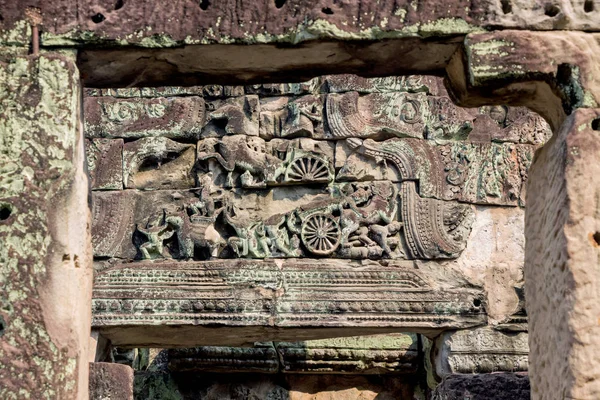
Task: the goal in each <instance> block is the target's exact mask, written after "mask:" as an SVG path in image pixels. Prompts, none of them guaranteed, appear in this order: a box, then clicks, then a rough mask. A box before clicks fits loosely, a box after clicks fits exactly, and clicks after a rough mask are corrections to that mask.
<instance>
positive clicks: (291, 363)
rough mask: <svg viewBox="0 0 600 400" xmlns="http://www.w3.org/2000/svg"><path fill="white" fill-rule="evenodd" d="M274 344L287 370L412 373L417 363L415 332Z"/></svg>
mask: <svg viewBox="0 0 600 400" xmlns="http://www.w3.org/2000/svg"><path fill="white" fill-rule="evenodd" d="M276 347H277V353H278V354H279V358H280V360H281V363H282V366H281V367H282V368H281V369H282V371H283V372H286V373H311V374H314V373H328V374H331V373H351V374H378V375H379V374H387V373H414V372H416V371H417V368H418V363H419V348H418V341H417V335H415V334H402V333H396V334H389V335H372V336H354V337H344V338H333V339H321V340H307V341H304V342H293V343H289V342H278V343H276Z"/></svg>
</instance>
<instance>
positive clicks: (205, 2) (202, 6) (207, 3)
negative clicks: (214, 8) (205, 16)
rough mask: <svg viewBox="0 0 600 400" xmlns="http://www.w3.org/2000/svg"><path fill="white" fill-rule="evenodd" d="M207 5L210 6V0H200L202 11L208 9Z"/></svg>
mask: <svg viewBox="0 0 600 400" xmlns="http://www.w3.org/2000/svg"><path fill="white" fill-rule="evenodd" d="M208 6H210V1H208V0H202V1H200V8H201V9H202V10H204V11H206V10H208Z"/></svg>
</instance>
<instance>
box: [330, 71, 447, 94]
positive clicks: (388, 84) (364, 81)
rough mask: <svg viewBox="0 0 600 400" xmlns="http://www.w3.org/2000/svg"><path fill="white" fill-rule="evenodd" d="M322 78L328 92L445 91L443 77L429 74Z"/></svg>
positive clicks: (433, 92)
mask: <svg viewBox="0 0 600 400" xmlns="http://www.w3.org/2000/svg"><path fill="white" fill-rule="evenodd" d="M321 79H322V87H321V89H322V90H323V91H324V92H328V93H344V92H358V93H361V94H365V93H390V92H410V93H417V92H424V93H429V94H432V95H434V96H436V95H438V93H439V92H440V91H444V92H445V89H444V84H443V82H442V79H441V78H438V77H435V76H428V75H407V76H386V77H383V78H364V77H362V76H358V75H327V76H324V77H322V78H321Z"/></svg>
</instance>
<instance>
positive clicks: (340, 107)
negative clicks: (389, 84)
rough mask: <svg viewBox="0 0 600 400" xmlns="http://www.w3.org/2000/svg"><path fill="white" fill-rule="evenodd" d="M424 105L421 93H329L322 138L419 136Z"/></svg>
mask: <svg viewBox="0 0 600 400" xmlns="http://www.w3.org/2000/svg"><path fill="white" fill-rule="evenodd" d="M427 108H428V104H427V97H426V96H425V94H422V93H415V94H411V93H373V94H368V95H365V96H359V93H358V92H348V93H344V94H329V95H327V100H326V112H327V125H326V129H325V133H324V138H326V139H337V140H340V139H345V138H349V137H352V138H372V139H384V138H389V137H394V136H399V137H414V138H423V137H424V124H425V116H426V115H428V111H427Z"/></svg>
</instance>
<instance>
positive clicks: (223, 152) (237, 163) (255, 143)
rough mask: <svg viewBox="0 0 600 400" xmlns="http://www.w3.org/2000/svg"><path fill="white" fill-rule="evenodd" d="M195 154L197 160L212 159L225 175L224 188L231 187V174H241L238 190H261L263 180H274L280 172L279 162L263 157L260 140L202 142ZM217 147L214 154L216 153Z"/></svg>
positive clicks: (238, 137) (227, 138)
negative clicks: (225, 185) (235, 172)
mask: <svg viewBox="0 0 600 400" xmlns="http://www.w3.org/2000/svg"><path fill="white" fill-rule="evenodd" d="M201 146H202V147H203V148H202V147H201V149H200V150H199V151H198V160H208V159H211V158H212V159H215V160H217V162H218V163H219V164H221V166H222V167H223V168H224V169H225V170H226V171H227V186H229V187H233V186H234V184H233V171H234V170H235V169H238V170H241V171H243V173H242V176H241V177H240V179H241V182H242V187H245V188H265V187H266V186H267V184H266V181H267V180H274V179H276V178H277V176H278V175H281V174H282V173H283V171H284V170H282V169H281V168H278V167H280V166H281V164H282V161H281V160H280V159H279V158H277V157H275V156H273V155H270V154H268V153H267V151H266V147H265V142H264V140H263V139H260V138H257V137H252V136H246V135H232V136H224V137H222V138H221V139H220V140H218V139H210V138H209V139H205V140H204V141H203V143H202V145H201ZM217 147H218V150H217Z"/></svg>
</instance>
